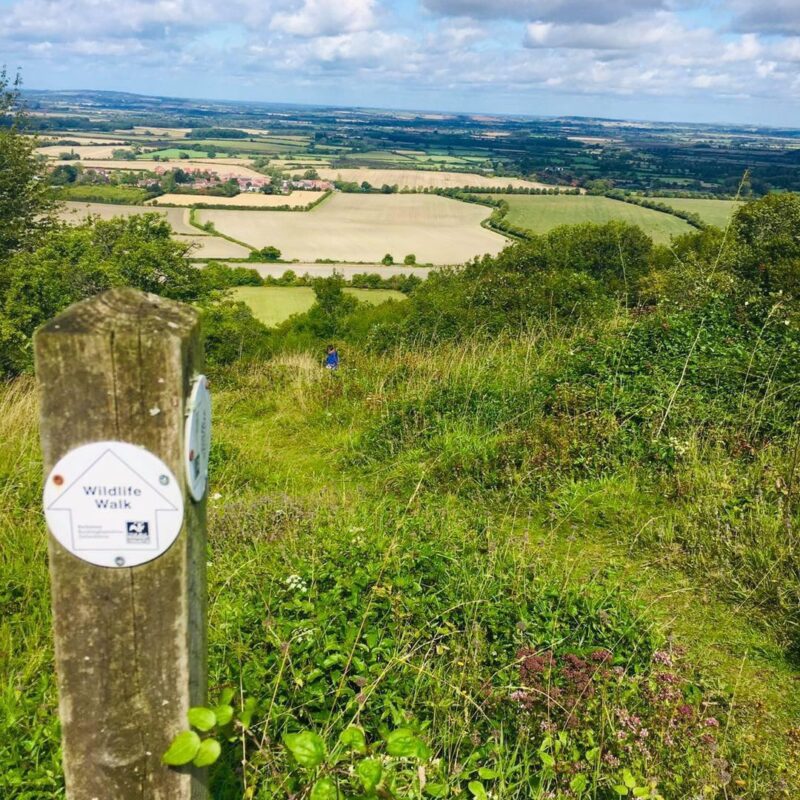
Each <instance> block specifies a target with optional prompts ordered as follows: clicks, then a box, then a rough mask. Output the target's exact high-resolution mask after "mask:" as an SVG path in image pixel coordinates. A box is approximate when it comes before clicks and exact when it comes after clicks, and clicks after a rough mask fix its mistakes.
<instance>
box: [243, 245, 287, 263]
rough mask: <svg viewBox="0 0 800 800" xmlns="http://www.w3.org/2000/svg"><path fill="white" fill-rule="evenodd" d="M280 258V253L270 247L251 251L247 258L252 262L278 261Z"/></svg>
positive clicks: (275, 248)
mask: <svg viewBox="0 0 800 800" xmlns="http://www.w3.org/2000/svg"><path fill="white" fill-rule="evenodd" d="M280 257H281V251H280V250H278V248H277V247H273V246H272V245H268V246H267V247H262V248H261V249H260V250H252V251H251V252H250V256H249V258H251V259H252V260H254V261H260V260H261V259H263V260H264V261H278V260H279V259H280Z"/></svg>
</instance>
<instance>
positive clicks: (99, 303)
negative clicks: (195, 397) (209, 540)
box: [35, 289, 209, 800]
mask: <svg viewBox="0 0 800 800" xmlns="http://www.w3.org/2000/svg"><path fill="white" fill-rule="evenodd" d="M35 350H36V372H37V377H38V381H39V385H40V392H41V440H42V451H43V454H44V465H45V492H44V505H45V514H46V517H47V521H48V526H49V528H50V531H51V534H52V535H50V536H49V555H50V580H51V586H52V605H53V626H54V636H55V654H56V669H57V673H58V686H59V706H60V714H61V723H62V743H63V753H64V758H63V761H64V772H65V778H66V788H67V797H68V798H69V800H133V798H136V800H155V799H158V800H197V798H204V797H206V796H207V791H206V780H205V774H204V770H198V769H194V768H188V769H185V770H181V771H176V770H174V769H170V768H168V767H165V766H163V765H162V764H161V756H162V754H163V753H164V751H165V750H166V748H167V747H168V745H169V743H170V741H171V739H172V737H173V736H174V735H175V734H176V733H177V732H178V731H180V730H182V729H184V728H186V727H187V723H186V712H187V710H188V709H189V707H190V706H194V705H202V704H203V703H204V702H205V692H206V585H205V567H206V553H205V546H206V536H205V501H204V499H203V497H204V494H205V472H204V470H205V463H200V462H198V459H201V461H202V460H203V459H205V458H206V457H207V452H188V451H189V449H190V447H189V444H188V442H187V437H189V436H190V434H189V427H190V426H191V424H192V422H191V420H189V421H188V424H187V418H186V412H187V404H188V398H189V396H190V392H191V389H192V381H193V379H194V378H195V377H196V376H197V373H198V372H199V371H200V369H201V366H202V345H201V343H200V339H199V333H198V316H197V313H196V311H195V310H194V309H192V308H191V307H189V306H186V305H183V304H180V303H175V302H172V301H169V300H164V299H162V298H160V297H157V296H155V295H150V294H144V293H142V292H138V291H134V290H132V289H114V290H112V291H109V292H106V293H104V294H101V295H98V296H96V297H93V298H91V299H89V300H86V301H83V302H81V303H77V304H75V305H73V306H70V308H68V309H67V310H66V311H64V312H63V313H62V314H61V315H59V316H58V317H56V318H55V319H54V320H52V321H51V322H49V323H48V324H47V325H45V326H44V327H43V328H42V329H41V330H39V332H38V333H37V335H36V337H35ZM208 424H209V421H208V420H207V421H206V428H207V427H208ZM195 427H197V426H196V425H195ZM204 433H205V434H206V435H208V433H209V431H208V430H206V431H204ZM195 435H196V433H195V434H192V437H194V436H195ZM192 446H193V447H195V446H196V445H194V444H193V445H192ZM204 447H206V449H207V441H206V444H205V445H204ZM200 449H202V447H201V448H200ZM206 463H207V462H206ZM201 473H202V474H201ZM193 494H194V495H195V496H196V497H199V498H200V499H199V500H197V499H195V497H193V496H192V495H193Z"/></svg>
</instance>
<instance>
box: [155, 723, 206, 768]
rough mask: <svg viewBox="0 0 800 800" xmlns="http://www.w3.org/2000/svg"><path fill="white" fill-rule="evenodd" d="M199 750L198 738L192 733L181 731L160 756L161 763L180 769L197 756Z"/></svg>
mask: <svg viewBox="0 0 800 800" xmlns="http://www.w3.org/2000/svg"><path fill="white" fill-rule="evenodd" d="M199 749H200V737H199V736H198V735H197V734H196V733H195V732H194V731H181V732H180V733H179V734H178V735H177V736H176V737H175V738H174V739H173V740H172V744H171V745H170V746H169V748H168V749H167V752H166V753H164V755H163V756H161V761H162V763H164V764H169V766H171V767H182V766H183V765H184V764H188V763H189V762H190V761H191V760H192V759H193V758H194V757H195V756H196V755H197V751H198V750H199Z"/></svg>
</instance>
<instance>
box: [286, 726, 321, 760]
mask: <svg viewBox="0 0 800 800" xmlns="http://www.w3.org/2000/svg"><path fill="white" fill-rule="evenodd" d="M283 743H284V744H285V745H286V749H287V750H288V751H289V752H290V753H291V754H292V755H293V756H294V757H295V760H296V761H297V763H298V764H300V765H301V766H303V767H306V768H307V769H314V767H317V766H319V765H320V764H321V763H322V759H323V758H325V742H323V741H322V739H321V738H320V737H319V736H317V734H316V733H314V732H313V731H302V732H301V733H285V734H284V735H283Z"/></svg>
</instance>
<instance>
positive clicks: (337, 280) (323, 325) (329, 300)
mask: <svg viewBox="0 0 800 800" xmlns="http://www.w3.org/2000/svg"><path fill="white" fill-rule="evenodd" d="M312 287H313V289H314V296H315V297H316V299H317V302H316V303H315V304H314V305H313V306H312V308H311V309H310V310H309V312H308V321H309V325H310V328H311V330H312V331H313V333H314V335H315V336H317V337H319V338H323V339H325V338H330V337H332V336H336V335H337V334H339V333H340V332H341V328H342V323H343V321H344V317H345V316H347V314H349V313H350V312H352V311H353V310H354V309H355V308H356V306H357V305H358V301H357V300H356V299H355V297H353V296H352V295H349V294H345V292H344V278H342V276H341V275H338V274H334V275H332V276H331V277H330V278H317V279H316V280H314V282H313V283H312Z"/></svg>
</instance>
